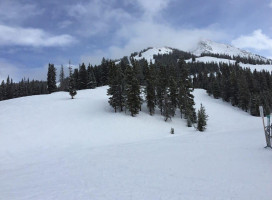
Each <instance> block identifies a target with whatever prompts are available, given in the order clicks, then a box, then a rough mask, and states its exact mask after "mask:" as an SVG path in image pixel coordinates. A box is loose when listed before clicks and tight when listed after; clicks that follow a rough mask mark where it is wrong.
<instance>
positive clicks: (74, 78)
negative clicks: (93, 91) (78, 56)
mask: <svg viewBox="0 0 272 200" xmlns="http://www.w3.org/2000/svg"><path fill="white" fill-rule="evenodd" d="M73 80H74V84H75V85H74V88H75V89H76V90H79V89H80V82H79V73H78V69H74V73H73Z"/></svg>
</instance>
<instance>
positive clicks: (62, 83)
mask: <svg viewBox="0 0 272 200" xmlns="http://www.w3.org/2000/svg"><path fill="white" fill-rule="evenodd" d="M59 83H60V86H59V90H60V91H64V90H65V88H66V84H65V83H66V82H65V74H64V69H63V65H61V68H60V75H59Z"/></svg>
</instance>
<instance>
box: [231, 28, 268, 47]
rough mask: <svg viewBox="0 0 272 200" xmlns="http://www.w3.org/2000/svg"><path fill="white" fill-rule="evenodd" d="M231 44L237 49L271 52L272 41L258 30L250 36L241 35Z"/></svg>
mask: <svg viewBox="0 0 272 200" xmlns="http://www.w3.org/2000/svg"><path fill="white" fill-rule="evenodd" d="M231 43H232V45H234V46H237V47H239V48H250V49H254V50H259V51H260V50H268V51H270V52H272V39H271V38H269V37H268V36H267V35H265V34H263V32H262V30H260V29H258V30H255V31H254V32H253V33H252V34H250V35H242V36H240V37H238V38H237V39H235V40H233V41H232V42H231Z"/></svg>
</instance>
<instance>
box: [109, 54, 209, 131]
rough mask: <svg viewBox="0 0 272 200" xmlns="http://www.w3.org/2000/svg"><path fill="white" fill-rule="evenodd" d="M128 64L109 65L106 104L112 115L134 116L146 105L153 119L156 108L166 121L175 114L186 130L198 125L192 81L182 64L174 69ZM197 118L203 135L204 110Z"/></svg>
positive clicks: (205, 117) (163, 66)
mask: <svg viewBox="0 0 272 200" xmlns="http://www.w3.org/2000/svg"><path fill="white" fill-rule="evenodd" d="M131 61H132V62H131V64H132V66H130V65H128V64H126V63H125V62H124V61H121V62H120V63H119V64H117V65H116V64H115V63H114V62H110V65H109V77H108V82H109V88H108V95H109V96H110V97H109V104H110V105H111V106H112V107H113V109H114V111H115V112H117V111H119V112H123V111H125V112H129V113H130V115H131V116H135V115H137V114H138V113H139V112H140V111H141V109H142V104H143V102H144V101H145V102H146V105H147V108H148V112H149V114H150V115H154V114H155V110H156V108H158V110H159V113H160V114H161V115H162V116H164V120H165V121H167V120H170V119H171V118H172V117H173V116H175V114H176V112H177V110H178V111H179V113H180V116H181V118H185V119H186V121H187V126H188V127H191V126H193V124H195V123H196V122H197V115H196V111H195V108H194V105H195V102H194V96H193V94H192V91H193V85H192V80H191V78H190V75H189V69H188V66H187V65H186V63H185V62H184V61H183V60H180V61H179V63H178V65H177V66H176V67H174V66H165V65H157V64H152V63H150V64H148V62H147V61H144V62H143V63H142V64H143V65H139V62H137V61H135V60H133V59H132V60H131ZM141 83H142V84H141ZM199 115H200V116H199V119H200V123H199V124H200V125H199V126H200V127H201V128H199V130H201V131H203V130H204V129H205V128H204V127H205V126H206V120H207V116H206V114H205V109H204V107H202V108H201V112H200V111H199ZM202 119H203V120H202Z"/></svg>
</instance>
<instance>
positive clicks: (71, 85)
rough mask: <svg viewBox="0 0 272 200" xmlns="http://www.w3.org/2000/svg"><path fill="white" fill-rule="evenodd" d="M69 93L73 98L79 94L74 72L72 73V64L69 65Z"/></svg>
mask: <svg viewBox="0 0 272 200" xmlns="http://www.w3.org/2000/svg"><path fill="white" fill-rule="evenodd" d="M69 94H70V96H71V98H72V99H74V96H76V94H77V91H76V85H75V79H74V74H73V73H72V68H71V67H70V66H69Z"/></svg>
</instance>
